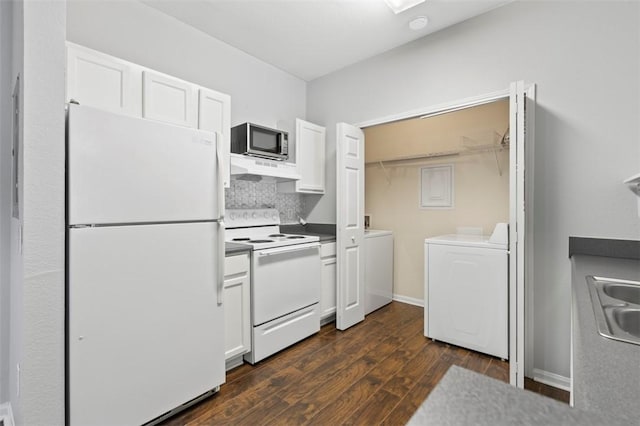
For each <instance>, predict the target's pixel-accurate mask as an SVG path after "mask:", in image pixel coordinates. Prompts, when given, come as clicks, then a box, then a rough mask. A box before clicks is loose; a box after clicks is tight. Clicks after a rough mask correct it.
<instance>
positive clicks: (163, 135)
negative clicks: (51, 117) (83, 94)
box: [67, 104, 223, 225]
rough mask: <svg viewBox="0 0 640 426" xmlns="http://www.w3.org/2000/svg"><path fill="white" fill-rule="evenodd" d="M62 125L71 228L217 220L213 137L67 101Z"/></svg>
mask: <svg viewBox="0 0 640 426" xmlns="http://www.w3.org/2000/svg"><path fill="white" fill-rule="evenodd" d="M67 124H68V129H67V145H68V146H67V161H68V166H67V168H68V182H67V185H68V224H69V225H77V224H104V223H110V224H118V223H150V222H172V221H190V220H216V219H219V218H220V217H221V216H222V214H221V213H222V212H223V206H221V205H220V203H219V198H218V197H217V195H218V193H219V192H222V191H223V189H222V187H221V183H222V182H221V179H220V177H219V173H218V170H217V163H219V161H218V159H217V156H219V155H217V152H216V147H217V144H216V134H215V133H209V132H204V131H200V130H195V129H189V128H186V127H180V126H174V125H170V124H165V123H160V122H155V121H152V120H145V119H140V118H134V117H128V116H124V115H118V114H114V113H110V112H106V111H101V110H98V109H94V108H90V107H84V106H80V105H73V104H70V105H69V111H68V123H67ZM220 155H221V154H220Z"/></svg>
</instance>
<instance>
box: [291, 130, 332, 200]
mask: <svg viewBox="0 0 640 426" xmlns="http://www.w3.org/2000/svg"><path fill="white" fill-rule="evenodd" d="M325 138H326V130H325V128H324V127H322V126H318V125H316V124H313V123H309V122H307V121H304V120H300V119H299V118H298V119H296V164H297V167H298V173H299V174H300V176H301V178H300V180H298V181H296V184H295V185H296V192H306V193H311V194H324V190H325V183H324V168H325V151H324V149H325Z"/></svg>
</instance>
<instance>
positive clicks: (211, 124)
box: [198, 89, 231, 188]
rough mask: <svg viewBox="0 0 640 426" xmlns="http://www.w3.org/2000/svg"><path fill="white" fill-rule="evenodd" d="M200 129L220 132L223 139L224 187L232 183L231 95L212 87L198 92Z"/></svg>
mask: <svg viewBox="0 0 640 426" xmlns="http://www.w3.org/2000/svg"><path fill="white" fill-rule="evenodd" d="M198 129H201V130H207V131H210V132H216V133H218V135H219V137H220V138H221V141H222V147H223V151H222V152H223V155H224V158H225V161H224V166H223V167H224V171H223V174H222V175H223V176H224V179H223V180H224V182H223V184H224V187H225V188H229V187H230V185H231V175H230V164H229V158H230V156H229V153H230V151H231V97H230V96H229V95H226V94H224V93H220V92H216V91H215V90H210V89H200V90H199V93H198Z"/></svg>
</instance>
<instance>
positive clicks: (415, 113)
mask: <svg viewBox="0 0 640 426" xmlns="http://www.w3.org/2000/svg"><path fill="white" fill-rule="evenodd" d="M508 97H509V89H504V90H500V91H497V92H491V93H486V94H484V95H479V96H472V97H469V98H465V99H462V100H457V101H453V102H444V103H441V104H437V105H432V106H427V107H422V108H416V109H412V110H409V111H405V112H400V113H398V114H391V115H386V116H384V117H380V118H374V119H373V120H367V121H363V122H361V123H357V124H355V126H356V127H360V128H363V127H369V126H375V125H378V124H385V123H391V122H393V121H398V120H406V119H407V118H414V117H422V116H430V115H438V114H444V113H447V112H453V111H458V110H461V109H465V108H470V107H474V106H478V105H483V104H488V103H491V102H494V101H497V100H499V99H507V98H508Z"/></svg>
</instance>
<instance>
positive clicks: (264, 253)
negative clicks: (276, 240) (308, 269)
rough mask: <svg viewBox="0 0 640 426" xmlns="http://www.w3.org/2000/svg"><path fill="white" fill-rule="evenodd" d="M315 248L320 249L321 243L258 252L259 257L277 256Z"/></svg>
mask: <svg viewBox="0 0 640 426" xmlns="http://www.w3.org/2000/svg"><path fill="white" fill-rule="evenodd" d="M315 247H320V243H319V242H314V243H304V244H296V245H294V246H286V247H283V248H273V249H266V250H260V251H258V252H257V254H258V256H275V255H277V254H284V253H293V252H296V251H302V250H308V249H312V248H315Z"/></svg>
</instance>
